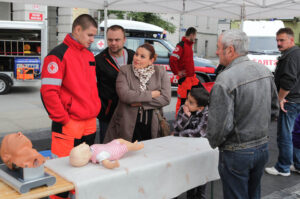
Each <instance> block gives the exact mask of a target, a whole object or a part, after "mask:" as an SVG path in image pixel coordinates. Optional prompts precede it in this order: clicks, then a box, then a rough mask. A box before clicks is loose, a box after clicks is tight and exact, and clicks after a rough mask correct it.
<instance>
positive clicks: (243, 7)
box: [240, 1, 246, 31]
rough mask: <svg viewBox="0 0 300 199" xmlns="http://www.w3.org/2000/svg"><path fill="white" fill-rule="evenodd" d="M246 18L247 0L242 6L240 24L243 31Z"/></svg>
mask: <svg viewBox="0 0 300 199" xmlns="http://www.w3.org/2000/svg"><path fill="white" fill-rule="evenodd" d="M245 18H246V10H245V2H244V1H243V5H242V6H241V25H240V29H241V31H243V27H244V21H245Z"/></svg>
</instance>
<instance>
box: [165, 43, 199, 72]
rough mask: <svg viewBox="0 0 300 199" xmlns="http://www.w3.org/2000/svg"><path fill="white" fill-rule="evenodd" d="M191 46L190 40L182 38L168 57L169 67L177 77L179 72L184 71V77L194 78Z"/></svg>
mask: <svg viewBox="0 0 300 199" xmlns="http://www.w3.org/2000/svg"><path fill="white" fill-rule="evenodd" d="M193 44H194V43H193V42H191V41H190V40H188V39H186V38H185V37H182V40H181V42H179V43H178V44H177V45H176V48H175V50H174V51H173V53H172V55H171V56H170V67H171V70H172V72H173V73H174V75H178V72H179V71H185V73H186V75H185V76H186V77H192V76H194V74H195V68H194V58H193V56H194V53H193Z"/></svg>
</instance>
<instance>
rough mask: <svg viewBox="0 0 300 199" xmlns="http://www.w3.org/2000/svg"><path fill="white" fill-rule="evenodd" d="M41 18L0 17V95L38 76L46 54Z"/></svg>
mask: <svg viewBox="0 0 300 199" xmlns="http://www.w3.org/2000/svg"><path fill="white" fill-rule="evenodd" d="M46 27H47V26H46V24H45V22H27V21H0V33H1V34H0V95H2V94H6V93H8V92H9V91H10V89H11V87H12V86H13V85H14V84H15V83H17V82H22V83H23V84H25V85H26V84H27V82H32V81H35V80H37V79H39V78H40V73H41V63H42V61H43V58H44V57H45V56H46V54H47V28H46Z"/></svg>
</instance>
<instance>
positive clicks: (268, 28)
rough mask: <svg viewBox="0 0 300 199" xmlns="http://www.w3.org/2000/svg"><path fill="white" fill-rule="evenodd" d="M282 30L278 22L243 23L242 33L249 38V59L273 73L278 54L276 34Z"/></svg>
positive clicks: (280, 22)
mask: <svg viewBox="0 0 300 199" xmlns="http://www.w3.org/2000/svg"><path fill="white" fill-rule="evenodd" d="M280 28H284V24H283V22H282V21H280V20H276V21H244V24H243V31H244V32H245V33H246V34H247V36H248V37H249V53H248V57H249V59H251V60H253V61H256V62H258V63H261V64H264V65H265V66H267V67H268V68H269V69H270V70H271V71H272V72H275V68H276V63H277V58H278V56H280V52H279V50H278V48H277V43H276V32H277V31H278V30H279V29H280Z"/></svg>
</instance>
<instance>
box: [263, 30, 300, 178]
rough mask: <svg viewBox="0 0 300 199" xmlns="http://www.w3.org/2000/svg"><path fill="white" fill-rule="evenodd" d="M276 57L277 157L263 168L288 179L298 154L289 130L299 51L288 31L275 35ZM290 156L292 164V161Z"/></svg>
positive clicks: (297, 110)
mask: <svg viewBox="0 0 300 199" xmlns="http://www.w3.org/2000/svg"><path fill="white" fill-rule="evenodd" d="M276 40H277V46H278V49H279V50H280V51H281V53H282V55H281V56H280V57H279V58H278V62H277V67H276V71H275V84H276V86H277V90H278V100H279V102H280V113H279V118H278V123H277V144H278V149H279V155H278V160H277V163H276V164H275V166H274V167H270V168H266V172H267V173H269V174H271V175H281V176H289V175H290V170H291V171H295V172H297V173H300V162H299V160H298V159H297V158H296V157H298V156H299V155H300V153H299V151H298V150H297V149H295V148H294V147H293V142H292V131H293V128H294V123H295V120H296V118H297V116H298V115H299V114H300V48H299V47H298V46H296V45H295V42H294V33H293V31H292V29H290V28H281V29H280V30H278V32H277V33H276ZM293 157H295V158H294V161H293Z"/></svg>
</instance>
